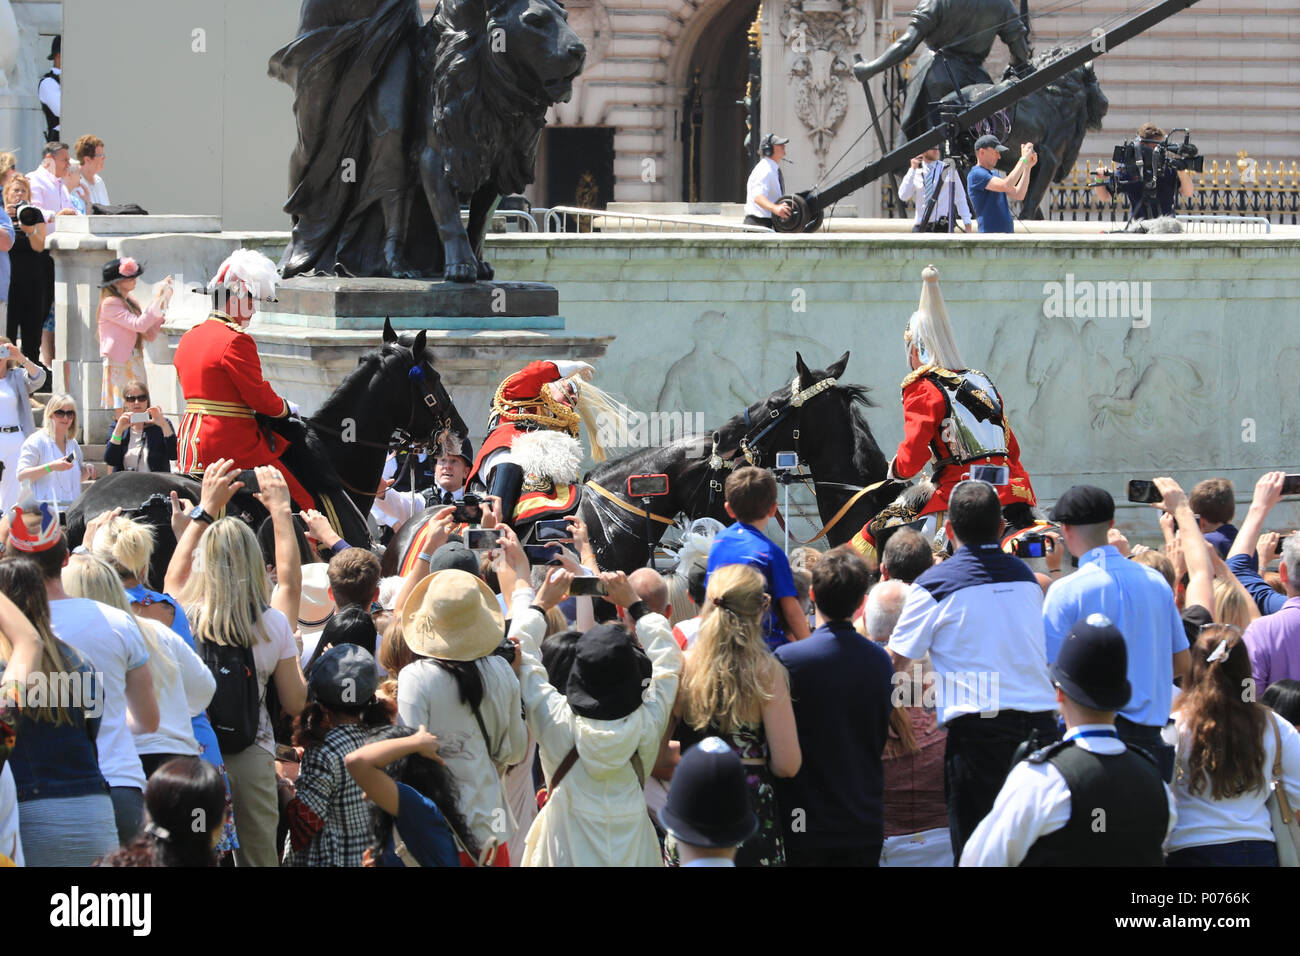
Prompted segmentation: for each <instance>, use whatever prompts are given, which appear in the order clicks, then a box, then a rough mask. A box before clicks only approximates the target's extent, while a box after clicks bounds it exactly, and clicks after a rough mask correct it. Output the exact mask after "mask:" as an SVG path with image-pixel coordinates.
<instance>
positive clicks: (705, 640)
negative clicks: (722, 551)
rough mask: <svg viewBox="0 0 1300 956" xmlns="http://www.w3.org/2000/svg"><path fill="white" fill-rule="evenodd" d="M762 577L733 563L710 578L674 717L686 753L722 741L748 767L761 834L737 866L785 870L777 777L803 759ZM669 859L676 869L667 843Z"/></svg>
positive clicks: (673, 853) (671, 846) (790, 773)
mask: <svg viewBox="0 0 1300 956" xmlns="http://www.w3.org/2000/svg"><path fill="white" fill-rule="evenodd" d="M765 587H766V582H765V580H764V578H763V575H762V574H760V573H759V572H758V571H756V570H754V569H753V568H751V567H749V566H747V565H741V564H730V565H725V566H723V567H721V568H718V569H716V570H715V571H714V572H713V573H712V574H711V575H709V583H708V588H707V590H706V591H705V595H704V613H703V620H702V622H701V624H700V632H699V636H698V637H697V638H696V640H695V643H694V644H693V645H692V647H691V650H690V651H689V652H688V653H687V654H686V655H685V658H684V660H685V663H684V664H683V668H682V683H681V689H680V690H679V692H678V695H677V705H676V707H675V708H674V715H675V716H678V717H680V718H681V723H680V724H679V725H678V738H679V739H680V740H681V745H682V752H683V753H684V752H685V751H686V750H688V749H690V747H691V746H693V745H694V744H696V743H698V742H699V741H701V740H703V739H704V738H705V737H721V738H722V739H723V740H725V741H726V742H727V743H728V745H730V747H731V748H732V750H734V751H735V752H736V754H737V756H739V757H740V759H741V761H742V762H743V763H744V765H745V771H746V774H747V779H748V783H749V791H750V800H751V803H752V805H753V808H754V812H755V813H756V814H758V819H759V828H758V832H757V833H756V834H754V836H753V837H751V838H750V839H749V840H747V841H746V842H745V843H744V844H743V845H742V846H741V847H740V850H739V852H738V853H737V855H736V865H737V866H781V865H784V863H785V846H784V841H783V839H782V836H781V832H782V830H781V821H780V819H779V815H778V808H777V805H776V793H775V790H774V789H773V786H772V780H773V777H793V776H794V775H795V774H796V773H798V772H799V766H800V764H801V763H802V760H803V758H802V755H801V753H800V750H799V737H798V734H797V733H796V731H795V724H794V708H793V706H792V705H791V703H790V684H789V679H788V677H787V675H786V672H785V668H784V667H783V666H782V665H781V662H780V661H778V660H777V659H776V658H775V657H773V656H772V654H771V652H770V651H768V649H767V643H766V642H765V641H764V640H763V616H764V615H765V614H766V613H767V608H768V605H769V604H770V603H771V598H770V596H769V595H768V594H767V593H766V591H765ZM665 855H666V857H667V859H668V862H669V865H675V864H676V862H677V858H676V846H675V844H674V841H673V839H672V837H671V836H670V837H669V838H668V842H667V844H666V846H665Z"/></svg>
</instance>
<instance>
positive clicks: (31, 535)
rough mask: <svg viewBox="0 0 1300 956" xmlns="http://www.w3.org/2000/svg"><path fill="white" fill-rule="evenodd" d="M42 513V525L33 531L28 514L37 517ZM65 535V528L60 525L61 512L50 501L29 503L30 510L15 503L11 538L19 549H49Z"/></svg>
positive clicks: (10, 530) (30, 550) (25, 550)
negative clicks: (28, 520) (28, 521)
mask: <svg viewBox="0 0 1300 956" xmlns="http://www.w3.org/2000/svg"><path fill="white" fill-rule="evenodd" d="M38 514H39V515H40V519H41V522H40V525H39V527H38V528H37V529H36V531H35V532H33V531H32V530H31V529H30V528H29V527H28V524H27V518H28V516H31V517H35V516H36V515H38ZM62 535H63V529H62V528H60V527H59V512H58V510H57V509H56V508H55V507H54V505H52V504H50V503H49V502H48V501H42V502H41V503H40V504H37V505H35V506H34V510H33V505H30V504H29V505H28V510H27V511H26V512H24V511H23V506H22V505H14V510H13V521H11V522H10V524H9V540H10V541H11V542H12V543H13V546H14V548H15V549H17V550H18V551H24V552H27V553H29V554H30V553H33V552H37V551H48V550H50V548H52V547H54V546H55V545H56V544H57V543H58V542H59V539H60V537H62Z"/></svg>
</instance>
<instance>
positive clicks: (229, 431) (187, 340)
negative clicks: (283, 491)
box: [175, 249, 315, 509]
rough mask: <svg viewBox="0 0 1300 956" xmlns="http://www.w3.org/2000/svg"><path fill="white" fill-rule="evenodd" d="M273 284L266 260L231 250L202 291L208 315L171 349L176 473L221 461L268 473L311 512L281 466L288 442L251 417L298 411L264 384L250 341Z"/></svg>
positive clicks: (310, 502)
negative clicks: (179, 410) (269, 469)
mask: <svg viewBox="0 0 1300 956" xmlns="http://www.w3.org/2000/svg"><path fill="white" fill-rule="evenodd" d="M278 278H279V274H278V273H277V272H276V269H275V263H273V262H272V261H271V260H270V259H268V258H267V257H266V256H264V255H262V254H261V253H260V252H254V251H253V250H251V249H236V250H235V251H234V252H233V253H231V255H230V257H229V258H227V259H226V261H225V262H223V263H222V264H221V267H220V268H219V269H218V270H217V274H216V275H215V276H214V277H213V278H212V281H211V282H209V283H208V292H210V293H212V297H213V305H214V309H213V311H212V312H211V313H210V314H209V315H208V317H207V319H205V320H204V321H202V322H200V323H199V324H198V325H196V326H194V328H192V329H190V330H189V331H188V332H186V333H185V334H184V335H182V336H181V340H180V344H179V345H177V346H176V359H175V364H176V375H177V377H178V378H179V379H180V385H181V391H182V392H183V393H184V394H185V414H184V417H182V418H181V427H180V430H179V432H178V433H177V437H178V441H177V446H178V448H177V451H178V456H177V457H178V462H177V464H178V469H177V470H178V471H180V472H181V473H182V474H187V475H200V474H202V473H203V469H204V468H205V467H206V466H207V465H208V464H210V463H212V462H214V461H219V460H220V459H222V458H230V459H233V460H234V462H235V468H238V469H241V470H242V469H247V468H256V467H258V466H259V465H271V466H273V467H275V468H276V469H278V470H279V471H280V472H281V473H282V474H283V475H284V478H285V481H286V482H288V484H289V492H290V494H291V495H292V497H293V500H294V503H295V504H297V505H298V507H300V508H304V509H307V508H312V507H315V503H314V502H313V500H312V496H311V495H310V494H309V493H308V492H307V490H306V489H305V488H303V486H302V484H301V483H300V482H299V481H298V479H296V478H295V477H294V476H293V475H292V474H291V473H290V472H289V470H288V469H287V468H285V467H284V465H283V464H282V463H281V462H280V456H281V455H283V454H284V452H285V449H286V448H287V447H288V442H287V440H286V439H285V438H284V437H283V436H281V435H276V434H272V433H270V432H269V430H264V429H263V428H262V427H261V425H259V423H258V421H257V419H256V418H255V417H254V416H255V413H256V414H262V415H266V416H268V417H270V418H287V417H289V416H290V415H294V416H296V415H297V414H298V407H297V406H296V405H295V404H293V403H292V402H290V401H288V400H287V399H283V398H281V397H280V396H279V395H277V394H276V392H275V389H274V388H272V387H271V385H270V383H269V382H267V381H266V379H265V378H264V377H263V376H262V362H261V360H260V359H259V358H258V355H257V345H256V343H254V342H253V338H252V336H250V335H249V334H248V323H249V321H250V320H251V319H252V318H253V313H254V312H255V311H256V309H257V301H258V300H263V299H270V298H272V296H273V295H274V294H275V282H276V280H277V279H278Z"/></svg>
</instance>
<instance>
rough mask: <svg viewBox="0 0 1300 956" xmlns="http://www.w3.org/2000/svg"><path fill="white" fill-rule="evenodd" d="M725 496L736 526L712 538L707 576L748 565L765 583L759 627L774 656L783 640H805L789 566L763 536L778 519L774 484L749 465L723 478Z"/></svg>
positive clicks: (765, 473) (803, 621) (769, 475)
mask: <svg viewBox="0 0 1300 956" xmlns="http://www.w3.org/2000/svg"><path fill="white" fill-rule="evenodd" d="M723 494H725V495H726V499H727V514H729V515H731V516H732V517H733V518H735V519H736V523H735V524H733V525H732V526H731V527H729V528H727V529H726V530H725V531H719V532H718V533H717V535H715V536H714V538H713V546H712V547H711V548H710V549H709V573H710V574H712V573H713V572H714V571H716V570H717V569H718V568H721V567H723V566H725V565H728V564H747V565H749V566H750V567H751V568H754V569H756V570H757V571H759V572H760V573H761V574H762V575H763V577H764V578H766V579H767V593H768V594H769V595H770V596H771V598H772V603H771V604H770V605H769V606H768V610H767V617H766V618H765V620H764V623H763V637H764V639H765V640H766V641H767V644H768V647H770V648H772V650H776V649H777V648H778V647H780V646H781V645H782V644H784V643H785V642H786V641H787V640H795V641H801V640H803V639H804V638H805V637H807V636H808V619H807V618H806V617H805V616H804V613H803V608H801V607H800V606H799V598H798V597H797V596H796V592H795V587H794V575H792V574H791V573H790V561H789V559H787V558H786V556H785V552H784V551H782V550H781V549H780V548H778V547H777V546H776V545H775V544H773V543H772V542H771V541H770V540H769V539H768V537H767V535H765V534H763V531H762V528H763V526H764V525H766V524H767V522H768V521H769V520H770V519H771V517H772V515H774V514H776V479H775V478H773V477H772V473H771V472H770V471H768V470H767V469H765V468H754V467H752V466H748V465H747V466H746V467H744V468H737V469H736V470H735V471H733V472H732V473H731V474H730V475H728V476H727V484H726V485H725V487H724V488H723ZM705 586H706V587H707V586H708V579H707V578H706V579H705Z"/></svg>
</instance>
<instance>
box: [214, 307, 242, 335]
mask: <svg viewBox="0 0 1300 956" xmlns="http://www.w3.org/2000/svg"><path fill="white" fill-rule="evenodd" d="M208 318H209V319H216V320H217V321H218V322H221V323H222V324H224V325H226V326H228V327H229V328H232V329H234V330H235V331H236V332H239V333H241V334H243V335H247V334H248V333H247V332H246V331H244V329H243V328H242V327H241V326H240V324H239V323H238V322H236V321H235V320H234V319H232V318H231V317H230V316H228V315H226V313H224V312H218V311H217V310H216V309H213V310H212V311H211V312H209V313H208Z"/></svg>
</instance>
